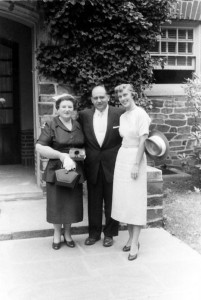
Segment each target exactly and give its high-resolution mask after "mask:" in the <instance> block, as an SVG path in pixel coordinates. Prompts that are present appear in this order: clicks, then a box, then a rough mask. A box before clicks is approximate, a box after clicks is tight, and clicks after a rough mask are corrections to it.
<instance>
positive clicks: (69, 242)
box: [64, 236, 75, 248]
mask: <svg viewBox="0 0 201 300" xmlns="http://www.w3.org/2000/svg"><path fill="white" fill-rule="evenodd" d="M64 242H65V243H66V246H68V247H70V248H74V247H75V242H74V241H73V240H72V241H67V240H66V238H65V236H64Z"/></svg>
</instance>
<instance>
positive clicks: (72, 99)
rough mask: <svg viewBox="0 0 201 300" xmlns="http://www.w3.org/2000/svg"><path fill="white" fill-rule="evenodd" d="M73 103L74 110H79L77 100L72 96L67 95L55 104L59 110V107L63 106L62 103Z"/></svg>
mask: <svg viewBox="0 0 201 300" xmlns="http://www.w3.org/2000/svg"><path fill="white" fill-rule="evenodd" d="M65 100H67V101H71V102H72V103H73V108H74V110H75V109H76V108H77V100H76V99H75V97H73V96H72V95H70V94H69V95H65V96H61V97H60V98H59V99H58V100H57V101H56V102H55V107H56V109H57V110H58V109H59V106H60V104H61V102H63V101H65Z"/></svg>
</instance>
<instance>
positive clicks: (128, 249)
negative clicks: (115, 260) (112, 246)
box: [122, 246, 131, 252]
mask: <svg viewBox="0 0 201 300" xmlns="http://www.w3.org/2000/svg"><path fill="white" fill-rule="evenodd" d="M122 250H123V251H124V252H128V251H130V250H131V246H124V247H123V249H122Z"/></svg>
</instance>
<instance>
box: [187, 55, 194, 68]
mask: <svg viewBox="0 0 201 300" xmlns="http://www.w3.org/2000/svg"><path fill="white" fill-rule="evenodd" d="M192 62H193V59H192V57H187V66H192Z"/></svg>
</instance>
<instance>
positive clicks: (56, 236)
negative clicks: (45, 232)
mask: <svg viewBox="0 0 201 300" xmlns="http://www.w3.org/2000/svg"><path fill="white" fill-rule="evenodd" d="M53 226H54V239H53V241H54V243H55V244H58V243H60V242H61V224H53Z"/></svg>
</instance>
